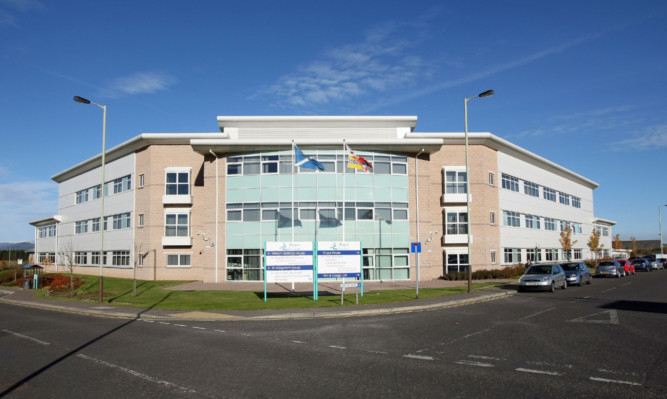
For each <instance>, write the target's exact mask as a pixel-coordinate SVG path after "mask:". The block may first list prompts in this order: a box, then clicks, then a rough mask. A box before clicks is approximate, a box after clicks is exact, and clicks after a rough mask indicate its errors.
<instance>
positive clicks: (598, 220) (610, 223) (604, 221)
mask: <svg viewBox="0 0 667 399" xmlns="http://www.w3.org/2000/svg"><path fill="white" fill-rule="evenodd" d="M593 223H595V224H605V225H608V226H613V225H615V224H616V222H615V221H613V220H609V219H602V218H594V219H593Z"/></svg>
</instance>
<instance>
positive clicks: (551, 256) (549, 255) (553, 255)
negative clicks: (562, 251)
mask: <svg viewBox="0 0 667 399" xmlns="http://www.w3.org/2000/svg"><path fill="white" fill-rule="evenodd" d="M544 256H545V260H546V261H547V262H552V261H555V260H558V250H557V249H551V248H547V249H545V250H544Z"/></svg>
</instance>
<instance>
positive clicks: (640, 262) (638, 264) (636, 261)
mask: <svg viewBox="0 0 667 399" xmlns="http://www.w3.org/2000/svg"><path fill="white" fill-rule="evenodd" d="M630 263H631V264H632V266H634V267H635V270H643V271H645V272H650V271H651V267H650V266H649V264H648V261H647V260H646V259H644V258H633V259H632V262H630Z"/></svg>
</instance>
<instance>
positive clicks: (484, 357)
mask: <svg viewBox="0 0 667 399" xmlns="http://www.w3.org/2000/svg"><path fill="white" fill-rule="evenodd" d="M468 357H471V358H473V359H484V360H505V359H502V358H500V357H491V356H484V355H468Z"/></svg>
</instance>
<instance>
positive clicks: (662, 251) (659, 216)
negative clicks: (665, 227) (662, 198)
mask: <svg viewBox="0 0 667 399" xmlns="http://www.w3.org/2000/svg"><path fill="white" fill-rule="evenodd" d="M663 206H667V205H660V206H658V221H659V224H660V254H661V255H662V254H664V253H665V250H664V246H663V244H662V207H663Z"/></svg>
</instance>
